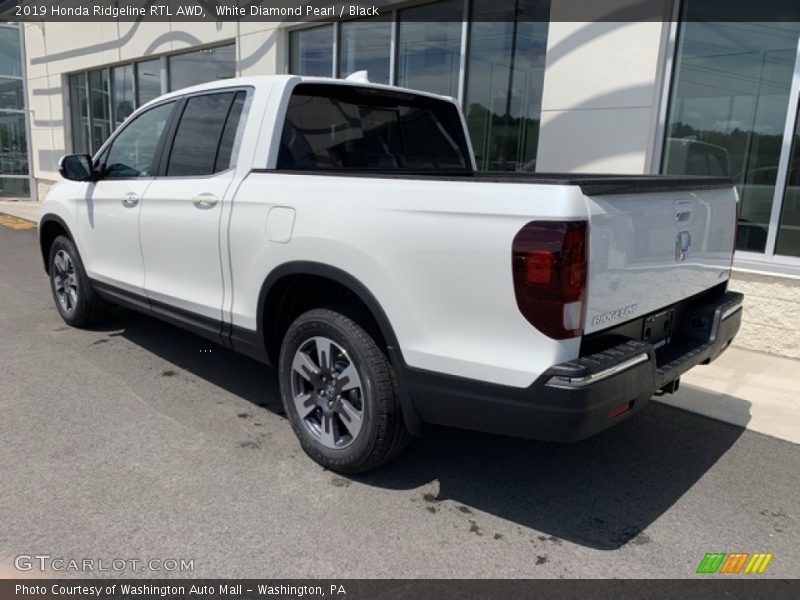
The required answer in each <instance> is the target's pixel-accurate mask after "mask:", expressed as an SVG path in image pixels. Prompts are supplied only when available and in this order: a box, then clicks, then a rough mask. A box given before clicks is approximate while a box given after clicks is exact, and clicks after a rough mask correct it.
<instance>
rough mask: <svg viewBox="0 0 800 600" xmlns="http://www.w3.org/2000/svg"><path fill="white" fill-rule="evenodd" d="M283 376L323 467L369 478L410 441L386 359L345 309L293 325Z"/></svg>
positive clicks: (288, 405)
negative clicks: (364, 474)
mask: <svg viewBox="0 0 800 600" xmlns="http://www.w3.org/2000/svg"><path fill="white" fill-rule="evenodd" d="M279 378H280V388H281V397H282V399H283V405H284V408H285V410H286V414H287V416H288V418H289V421H290V423H291V424H292V428H293V429H294V432H295V434H296V435H297V437H298V439H299V440H300V444H301V446H302V447H303V450H305V452H306V453H307V454H308V455H309V456H310V457H311V458H312V459H314V460H315V461H316V462H318V463H319V464H320V465H322V466H323V467H326V468H328V469H331V470H332V471H338V472H340V473H350V474H353V473H363V472H365V471H369V470H371V469H374V468H376V467H378V466H380V465H382V464H384V463H385V462H387V461H389V460H391V459H392V458H393V457H394V456H396V455H397V454H398V453H399V452H400V451H401V450H402V449H403V448H404V447H405V446H406V444H407V443H408V441H409V440H410V434H409V432H408V430H407V429H406V427H405V423H404V422H403V415H402V410H401V407H400V397H399V393H398V389H397V380H396V379H395V375H394V371H393V370H392V367H391V364H390V363H389V360H388V359H387V357H386V354H385V353H384V352H383V351H382V350H381V348H380V347H379V346H378V345H377V344H376V343H375V340H374V339H373V338H372V337H371V336H370V335H369V334H368V333H367V332H366V331H365V330H364V329H363V328H362V327H361V326H360V325H358V324H357V323H356V322H354V321H352V320H351V319H349V318H348V317H346V316H344V315H342V314H340V313H338V312H335V311H332V310H328V309H314V310H311V311H308V312H307V313H305V314H303V315H301V316H300V317H299V318H298V319H297V320H296V321H295V322H294V323H292V324H291V326H290V327H289V330H288V331H287V332H286V336H285V337H284V340H283V344H282V347H281V354H280V360H279Z"/></svg>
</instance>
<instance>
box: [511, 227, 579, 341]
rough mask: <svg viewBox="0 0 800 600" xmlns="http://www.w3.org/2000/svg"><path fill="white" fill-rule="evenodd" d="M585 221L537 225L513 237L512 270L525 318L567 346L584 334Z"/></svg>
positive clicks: (518, 303)
mask: <svg viewBox="0 0 800 600" xmlns="http://www.w3.org/2000/svg"><path fill="white" fill-rule="evenodd" d="M586 234H587V226H586V221H532V222H530V223H528V224H527V225H525V227H523V228H522V229H521V230H520V231H519V233H517V235H516V236H515V237H514V243H513V246H512V258H511V261H512V262H511V265H512V270H513V274H514V293H515V294H516V297H517V306H518V307H519V310H520V312H521V313H522V315H523V316H524V317H525V318H526V319H527V320H528V321H529V322H530V323H531V325H533V326H534V327H536V329H538V330H539V331H541V332H542V333H544V334H546V335H548V336H550V337H551V338H555V339H557V340H563V339H566V338H571V337H577V336H579V335H581V334H582V333H583V320H584V314H585V306H584V304H585V297H586V269H587V258H586V256H587V250H586Z"/></svg>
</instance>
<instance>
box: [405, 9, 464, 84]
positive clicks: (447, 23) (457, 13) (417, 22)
mask: <svg viewBox="0 0 800 600" xmlns="http://www.w3.org/2000/svg"><path fill="white" fill-rule="evenodd" d="M463 7H464V3H463V1H462V0H447V1H446V2H437V3H436V4H430V5H426V6H420V7H417V8H409V9H406V10H401V11H400V13H399V21H400V24H399V26H398V53H397V85H400V86H403V87H408V88H413V89H416V90H425V91H427V92H433V93H435V94H443V95H445V96H457V95H458V71H459V65H460V60H461V18H462V13H463ZM406 19H407V20H406ZM426 19H430V21H426Z"/></svg>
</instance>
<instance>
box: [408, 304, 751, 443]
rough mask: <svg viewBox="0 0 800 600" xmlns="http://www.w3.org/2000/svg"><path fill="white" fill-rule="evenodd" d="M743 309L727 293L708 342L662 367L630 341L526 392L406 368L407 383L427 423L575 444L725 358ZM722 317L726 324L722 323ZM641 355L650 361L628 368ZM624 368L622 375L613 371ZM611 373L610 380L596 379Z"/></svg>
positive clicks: (648, 349) (564, 366)
mask: <svg viewBox="0 0 800 600" xmlns="http://www.w3.org/2000/svg"><path fill="white" fill-rule="evenodd" d="M741 302H742V295H741V294H738V293H735V292H726V293H725V294H724V295H723V296H722V297H721V298H719V299H717V300H716V301H715V302H714V305H713V306H710V307H708V306H707V307H706V308H707V309H709V310H712V311H713V313H712V314H713V319H714V321H713V324H712V326H711V328H710V331H711V333H710V335H709V336H708V338H707V339H706V340H705V341H703V342H699V343H697V344H695V345H693V346H691V347H690V348H688V349H686V351H684V352H681V353H680V355H679V356H674V357H669V359H668V360H662V363H663V364H660V363H659V356H658V353H657V351H656V349H655V348H654V347H653V346H652V344H649V343H647V342H642V341H634V340H631V341H626V342H623V343H621V344H618V345H616V346H613V347H612V348H608V349H606V350H603V351H602V352H597V353H595V354H591V355H589V356H584V357H581V358H578V359H576V360H573V361H569V362H566V363H561V364H558V365H555V366H553V367H551V368H550V369H548V370H547V371H545V372H544V373H543V374H542V375H541V376H540V377H538V378H537V379H536V381H534V382H533V384H531V385H530V386H529V387H527V388H517V387H512V386H505V385H500V384H492V383H486V382H483V381H476V380H472V379H467V378H461V377H455V376H451V375H444V374H442V373H436V372H432V371H425V370H420V369H414V368H412V367H407V368H406V370H405V373H404V380H405V382H406V384H407V385H408V386H409V391H410V395H411V398H412V401H413V404H414V407H415V409H416V411H417V413H418V414H419V416H420V418H421V420H422V421H423V422H425V423H432V424H437V425H447V426H452V427H459V428H463V429H471V430H476V431H484V432H489V433H497V434H504V435H513V436H518V437H525V438H533V439H540V440H548V441H561V442H568V441H577V440H581V439H584V438H587V437H589V436H591V435H594V434H595V433H598V432H599V431H602V430H603V429H606V428H607V427H610V426H611V425H614V424H615V423H618V422H620V421H622V420H624V419H626V418H628V417H629V416H631V415H633V414H635V413H637V412H638V411H640V410H642V408H644V406H646V405H647V403H648V402H649V400H650V398H651V397H652V396H653V395H654V394H655V393H656V392H657V391H658V390H660V389H661V388H663V387H665V386H668V385H670V384H672V382H674V381H675V380H677V379H678V378H679V377H680V376H681V375H682V374H683V373H685V372H686V371H688V370H689V369H691V368H692V367H694V366H696V365H699V364H706V363H709V362H711V361H712V360H714V359H716V358H717V357H718V356H719V355H720V354H722V352H724V351H725V349H726V348H727V347H728V346H729V345H730V343H731V341H732V340H733V338H734V337H735V336H736V334H737V332H738V331H739V327H740V324H741V317H742V311H741V310H730V309H731V308H732V307H735V306H736V305H737V304H741ZM725 313H728V314H727V318H725V319H723V318H722V316H723V314H725ZM643 354H644V355H646V356H647V360H640V361H636V362H635V363H631V360H632V359H635V358H636V357H639V356H641V355H643ZM662 358H663V355H662ZM626 364H627V365H628V366H626V368H624V369H621V370H613V369H614V367H615V366H619V365H626ZM610 369H611V370H612V372H611V373H610V374H609V375H607V376H603V377H599V378H598V377H596V376H597V374H602V373H604V372H607V371H609V370H610ZM593 375H594V376H595V377H594V378H593V377H592V376H593ZM553 378H570V379H579V378H589V379H590V380H591V381H590V383H588V384H586V385H579V386H553V385H547V384H548V382H550V381H551V380H553ZM626 403H630V404H629V408H628V409H627V410H625V411H624V412H622V414H620V415H618V416H615V417H613V418H609V411H611V410H612V409H616V408H618V407H620V406H623V405H625V404H626Z"/></svg>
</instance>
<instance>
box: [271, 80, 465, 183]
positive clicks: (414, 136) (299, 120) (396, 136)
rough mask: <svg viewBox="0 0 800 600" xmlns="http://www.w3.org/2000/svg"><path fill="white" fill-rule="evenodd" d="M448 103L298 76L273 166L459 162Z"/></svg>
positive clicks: (442, 165)
mask: <svg viewBox="0 0 800 600" xmlns="http://www.w3.org/2000/svg"><path fill="white" fill-rule="evenodd" d="M468 156H469V155H468V152H467V149H466V140H465V139H464V135H463V131H462V127H461V121H460V118H459V115H458V111H457V110H456V108H455V106H454V105H452V104H450V103H449V102H445V101H442V100H437V99H433V98H426V97H424V96H416V95H413V94H404V93H397V92H382V91H378V90H375V89H369V88H366V89H365V88H359V87H349V86H340V85H325V84H301V85H298V86H297V87H296V88H295V91H294V93H293V94H292V97H291V99H290V101H289V107H288V109H287V114H286V120H285V122H284V128H283V135H282V137H281V146H280V152H279V155H278V168H279V169H310V170H313V169H344V170H407V171H409V170H410V171H413V170H417V171H428V170H466V169H469V168H470V167H471V165H470V162H469V159H468Z"/></svg>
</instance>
